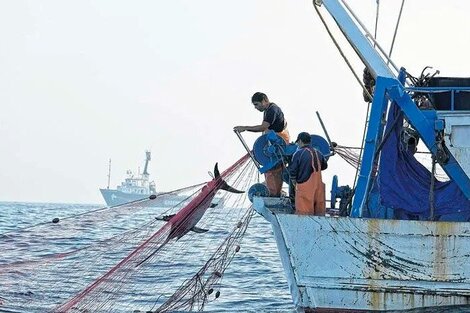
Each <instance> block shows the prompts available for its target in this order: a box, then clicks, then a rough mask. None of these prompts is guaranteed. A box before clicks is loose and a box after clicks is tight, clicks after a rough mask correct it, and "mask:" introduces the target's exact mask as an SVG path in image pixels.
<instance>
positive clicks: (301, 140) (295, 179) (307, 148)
mask: <svg viewBox="0 0 470 313" xmlns="http://www.w3.org/2000/svg"><path fill="white" fill-rule="evenodd" d="M295 142H296V144H297V145H298V146H299V150H297V151H296V152H295V153H294V155H293V156H292V161H291V162H290V163H289V168H288V169H289V175H290V178H291V181H292V183H293V185H294V186H295V211H296V213H297V214H303V215H325V211H326V207H325V184H323V181H322V178H321V171H322V170H325V169H326V168H327V167H328V164H327V163H326V160H325V158H324V157H323V155H322V154H321V152H320V151H318V150H317V149H315V148H313V147H311V145H310V143H311V136H310V134H309V133H306V132H302V133H300V134H299V135H298V136H297V140H296V141H295Z"/></svg>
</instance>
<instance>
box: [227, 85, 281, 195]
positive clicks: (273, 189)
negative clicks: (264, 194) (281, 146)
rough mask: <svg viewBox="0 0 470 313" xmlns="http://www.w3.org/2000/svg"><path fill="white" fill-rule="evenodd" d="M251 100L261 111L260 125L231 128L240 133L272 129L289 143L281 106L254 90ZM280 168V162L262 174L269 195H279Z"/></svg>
mask: <svg viewBox="0 0 470 313" xmlns="http://www.w3.org/2000/svg"><path fill="white" fill-rule="evenodd" d="M251 102H252V103H253V105H254V106H255V109H257V110H258V111H260V112H263V121H262V122H261V124H260V125H254V126H235V127H234V128H233V130H234V131H237V132H240V133H241V132H244V131H250V132H263V133H266V132H267V131H268V130H274V131H275V132H276V134H278V135H279V136H281V137H282V139H284V141H285V142H286V143H289V141H290V136H289V131H288V130H287V122H286V120H285V118H284V113H283V112H282V110H281V108H280V107H278V106H277V105H276V104H275V103H272V102H270V101H269V99H268V97H267V96H266V95H265V94H264V93H262V92H256V93H255V94H254V95H253V96H252V97H251ZM282 169H283V167H282V164H280V165H279V166H277V167H276V168H273V169H272V170H270V171H268V172H266V174H264V176H265V179H266V185H267V187H268V189H269V194H270V196H271V197H279V196H280V195H281V189H282Z"/></svg>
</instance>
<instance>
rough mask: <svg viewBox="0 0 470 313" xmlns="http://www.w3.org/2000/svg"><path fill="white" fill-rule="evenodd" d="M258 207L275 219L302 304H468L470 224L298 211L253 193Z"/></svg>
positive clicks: (374, 307) (391, 307)
mask: <svg viewBox="0 0 470 313" xmlns="http://www.w3.org/2000/svg"><path fill="white" fill-rule="evenodd" d="M254 207H255V209H256V210H257V211H258V212H259V213H260V214H262V215H263V216H264V217H265V218H266V219H267V220H268V221H269V222H270V223H271V224H272V227H273V232H274V235H275V238H276V242H277V246H278V249H279V253H280V257H281V261H282V264H283V267H284V270H285V272H286V276H287V278H288V283H289V288H290V291H291V294H292V298H293V301H294V304H295V305H296V307H297V308H298V309H299V310H304V311H306V312H368V311H372V312H374V311H375V312H380V311H387V312H393V311H399V310H411V309H416V308H430V309H431V310H433V308H436V307H440V308H444V307H448V306H457V305H468V304H469V303H470V223H456V222H427V221H403V220H383V219H362V218H361V219H359V218H349V217H321V216H300V215H295V214H291V212H289V210H290V208H289V207H288V206H287V205H284V206H283V205H282V203H281V202H280V201H279V199H275V198H255V200H254Z"/></svg>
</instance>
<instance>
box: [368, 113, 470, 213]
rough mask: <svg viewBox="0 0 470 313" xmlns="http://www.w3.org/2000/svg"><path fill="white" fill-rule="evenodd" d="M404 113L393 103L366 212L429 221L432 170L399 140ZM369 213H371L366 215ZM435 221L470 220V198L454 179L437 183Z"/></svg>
mask: <svg viewBox="0 0 470 313" xmlns="http://www.w3.org/2000/svg"><path fill="white" fill-rule="evenodd" d="M402 125H403V114H401V111H400V109H399V108H398V106H397V105H396V104H392V105H391V107H390V110H389V114H388V120H387V125H386V130H385V133H388V132H390V135H389V136H388V137H387V138H386V141H385V143H384V145H383V147H382V151H381V155H380V161H379V166H378V174H377V176H376V179H375V181H374V184H373V187H372V191H371V194H370V196H369V198H368V199H369V202H368V212H366V215H368V216H370V217H378V218H396V219H415V220H428V219H429V216H430V211H431V210H430V197H429V194H430V186H431V172H430V171H429V170H428V169H427V168H426V167H424V166H423V165H422V164H421V163H420V162H418V160H416V158H415V157H414V155H413V152H411V151H408V150H407V149H405V148H404V146H403V145H402V143H401V140H400V134H401V131H402V128H403V126H402ZM367 213H368V214H367ZM434 216H435V218H434V219H435V220H447V221H470V201H469V200H468V199H467V198H466V197H465V196H464V194H463V193H462V192H461V191H460V189H459V187H458V186H457V184H456V183H455V182H453V181H447V182H441V181H438V180H437V179H436V180H435V182H434Z"/></svg>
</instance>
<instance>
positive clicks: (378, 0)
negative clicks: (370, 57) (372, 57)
mask: <svg viewBox="0 0 470 313" xmlns="http://www.w3.org/2000/svg"><path fill="white" fill-rule="evenodd" d="M379 8H380V0H377V9H376V10H375V29H374V39H375V41H374V48H375V47H376V45H377V44H376V42H377V27H378V25H379Z"/></svg>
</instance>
